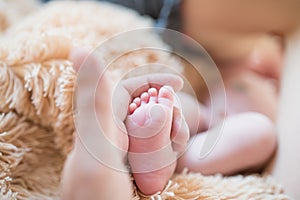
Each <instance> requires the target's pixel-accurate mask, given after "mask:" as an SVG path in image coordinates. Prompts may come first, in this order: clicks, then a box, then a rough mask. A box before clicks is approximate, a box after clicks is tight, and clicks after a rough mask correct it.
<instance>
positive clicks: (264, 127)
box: [249, 112, 277, 154]
mask: <svg viewBox="0 0 300 200" xmlns="http://www.w3.org/2000/svg"><path fill="white" fill-rule="evenodd" d="M249 115H250V116H249V117H250V119H251V123H252V129H253V131H251V132H252V134H253V137H254V138H256V140H257V144H258V145H259V147H261V148H262V151H264V152H266V153H268V154H271V153H273V152H274V150H275V148H276V145H277V135H276V128H275V124H274V123H273V122H272V120H271V119H270V118H268V117H267V116H266V115H263V114H261V113H256V112H253V113H249Z"/></svg>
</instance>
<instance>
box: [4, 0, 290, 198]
mask: <svg viewBox="0 0 300 200" xmlns="http://www.w3.org/2000/svg"><path fill="white" fill-rule="evenodd" d="M12 2H17V1H15V0H14V1H3V3H2V2H1V3H2V6H0V7H1V8H2V9H0V31H1V36H0V199H3V200H6V199H59V184H60V177H61V172H62V168H63V165H64V161H65V158H66V156H67V154H68V152H69V151H70V149H71V148H72V135H73V132H74V124H73V118H72V95H73V85H74V82H75V80H76V75H75V72H74V70H73V63H71V62H70V61H69V60H68V55H69V53H70V49H71V48H72V47H74V46H88V47H96V46H97V45H99V44H101V42H103V41H105V40H107V39H108V38H110V37H111V36H113V35H115V34H117V33H120V32H123V31H127V30H131V29H136V28H142V27H149V26H152V21H151V20H150V19H148V18H142V17H140V16H138V14H137V13H135V12H133V11H131V10H128V9H125V8H122V7H119V6H116V5H111V4H106V3H96V2H59V1H57V2H52V3H50V4H47V5H44V6H41V5H36V4H34V2H31V3H32V6H29V5H28V4H27V7H26V9H27V10H26V11H24V9H21V8H22V6H21V5H20V3H21V1H20V2H18V3H12ZM1 3H0V4H1ZM5 6H6V7H5ZM18 9H20V10H23V11H24V12H19V11H18ZM15 12H16V13H18V15H14V14H13V13H15ZM28 13H29V14H28ZM108 19H109V20H108ZM145 37H146V38H147V40H143V39H141V38H136V39H135V40H133V41H132V45H133V46H138V47H144V46H147V45H148V44H155V45H156V46H161V47H164V48H167V47H166V45H165V44H164V43H163V42H162V41H161V40H160V38H158V37H157V36H156V35H155V34H153V33H149V34H148V35H145ZM145 37H144V38H145ZM127 48H128V47H126V46H122V44H118V45H116V44H111V45H110V46H109V45H108V46H107V47H105V49H104V50H103V52H102V53H103V55H104V58H103V59H104V61H108V60H109V58H110V57H111V56H114V55H117V54H118V53H120V52H122V51H125V50H126V49H127ZM155 62H159V63H164V64H166V65H169V66H174V68H176V69H178V70H180V69H181V65H182V64H181V63H180V61H179V60H177V59H176V58H174V57H173V56H172V55H170V54H168V53H167V52H157V51H151V50H140V51H137V52H133V53H129V54H126V55H124V56H123V57H122V58H121V59H118V60H117V61H116V62H114V63H113V64H112V68H111V70H110V71H111V76H112V77H113V78H116V77H118V75H119V74H121V73H122V71H124V70H125V71H126V70H129V69H130V68H132V67H134V66H137V65H143V64H147V63H155ZM118 66H124V67H123V68H120V67H118ZM134 191H135V192H134V195H133V198H134V199H176V200H179V199H289V197H288V196H287V195H285V194H284V192H283V189H282V188H281V186H280V185H279V184H277V183H276V182H275V181H274V180H273V179H272V178H271V177H267V176H264V177H262V176H258V175H250V176H232V177H222V176H220V175H216V176H202V175H201V174H197V173H187V172H183V173H182V174H176V175H174V177H173V178H172V180H170V182H169V184H168V186H167V187H166V189H165V190H164V191H163V192H161V193H160V194H157V195H154V196H153V197H143V196H142V195H139V193H138V192H137V191H136V190H134Z"/></svg>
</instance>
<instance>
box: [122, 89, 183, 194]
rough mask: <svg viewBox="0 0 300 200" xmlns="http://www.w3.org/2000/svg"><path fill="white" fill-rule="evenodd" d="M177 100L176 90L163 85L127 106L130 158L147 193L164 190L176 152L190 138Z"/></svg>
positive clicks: (141, 188) (140, 187)
mask: <svg viewBox="0 0 300 200" xmlns="http://www.w3.org/2000/svg"><path fill="white" fill-rule="evenodd" d="M176 101H177V100H176V96H175V93H174V91H173V89H172V88H171V87H169V86H163V87H161V88H159V89H156V88H150V89H149V90H148V91H147V92H144V93H142V94H141V95H140V96H139V97H136V98H134V99H133V100H132V103H131V104H130V105H129V108H128V110H129V115H128V116H127V119H126V121H125V124H126V127H127V131H128V135H129V150H128V160H129V163H130V166H131V169H132V173H133V177H134V180H135V183H136V185H137V186H138V188H139V189H140V191H141V192H142V193H144V194H146V195H150V194H154V193H156V192H159V191H162V190H163V189H164V187H165V186H166V184H167V182H168V180H169V179H170V177H171V176H172V174H173V173H174V170H175V167H176V159H177V153H178V152H181V151H182V150H183V149H184V147H185V144H187V141H188V138H189V132H188V128H187V125H186V124H185V121H184V120H183V119H182V116H181V112H176V111H177V109H178V108H177V105H176ZM175 105H176V106H175Z"/></svg>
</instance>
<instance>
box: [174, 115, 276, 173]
mask: <svg viewBox="0 0 300 200" xmlns="http://www.w3.org/2000/svg"><path fill="white" fill-rule="evenodd" d="M208 134H219V137H218V139H217V140H216V141H213V145H211V147H212V150H211V151H210V153H209V154H207V156H204V157H202V156H201V155H202V152H201V151H202V147H203V146H204V144H205V142H212V141H207V140H206V136H207V135H208ZM275 148H276V133H275V127H274V125H273V123H272V122H271V120H269V119H268V118H267V117H266V116H264V115H262V114H260V113H254V112H247V113H241V114H236V115H232V116H229V117H227V118H225V120H224V123H221V124H219V125H218V126H215V127H213V128H211V129H209V130H208V131H207V132H204V133H200V134H198V135H196V136H194V138H192V139H191V140H190V146H189V147H188V148H187V151H186V152H185V153H184V155H183V156H182V157H181V158H180V159H179V161H178V168H177V170H179V171H180V170H182V169H183V168H184V167H187V168H188V169H189V170H191V171H196V172H201V173H203V174H205V175H209V174H215V173H222V174H225V175H230V174H233V173H237V172H240V171H242V170H245V169H251V168H254V167H262V166H263V165H264V164H265V163H266V161H267V160H268V159H269V158H270V157H271V156H272V154H273V153H274V151H275Z"/></svg>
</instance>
